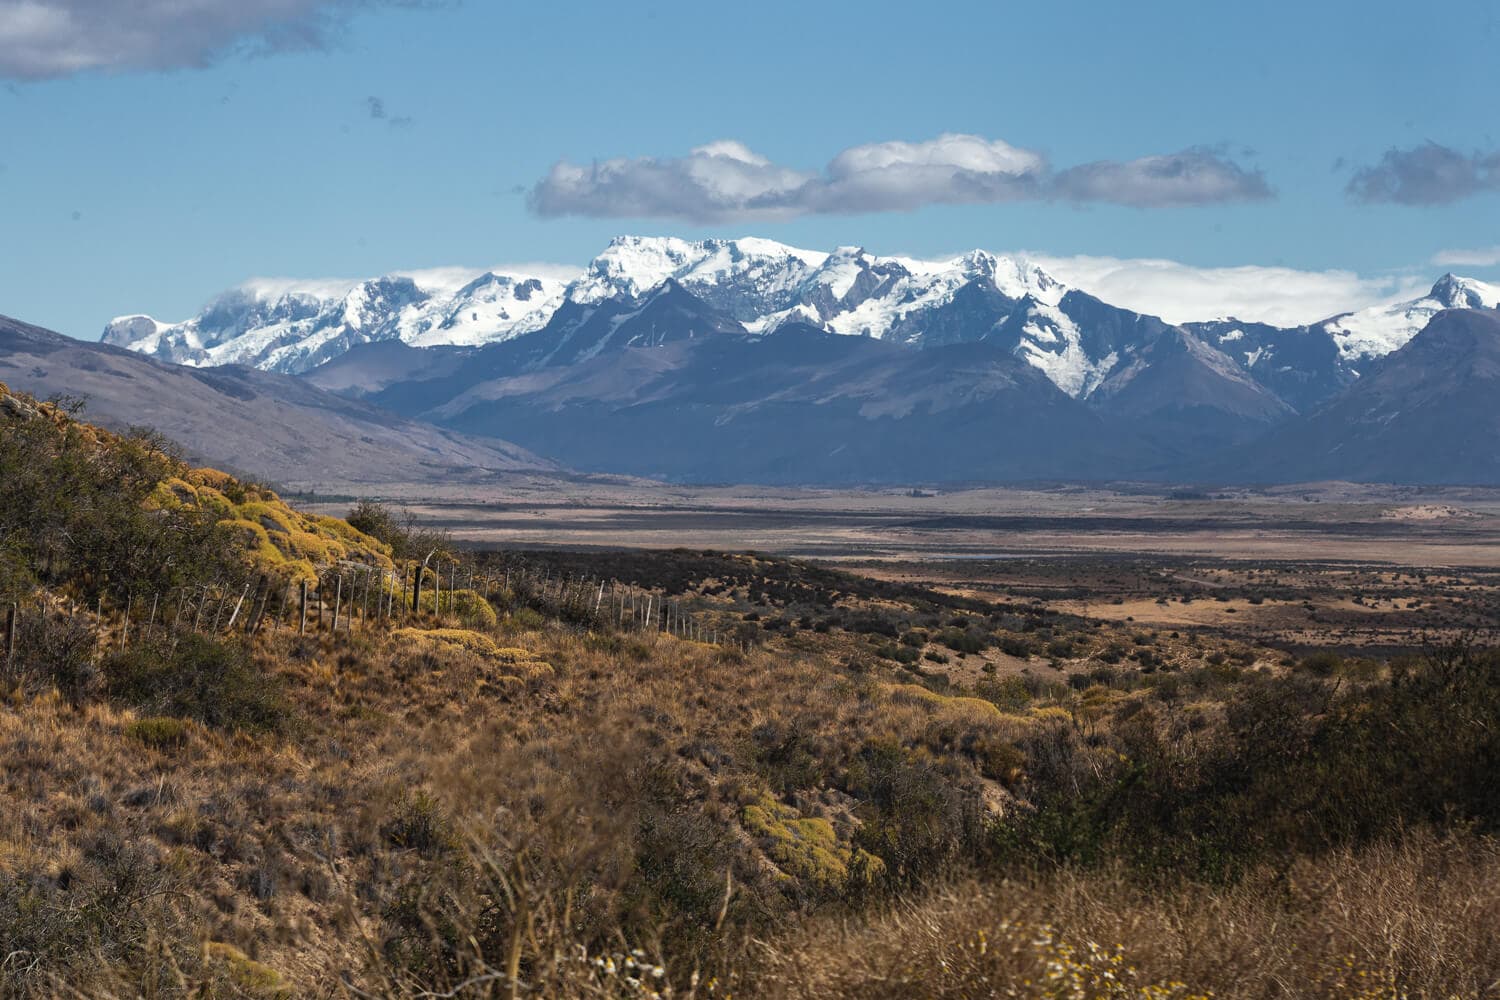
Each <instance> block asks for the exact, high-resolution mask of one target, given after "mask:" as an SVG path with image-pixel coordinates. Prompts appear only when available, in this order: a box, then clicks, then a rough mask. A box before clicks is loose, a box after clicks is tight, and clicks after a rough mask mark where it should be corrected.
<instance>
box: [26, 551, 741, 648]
mask: <svg viewBox="0 0 1500 1000" xmlns="http://www.w3.org/2000/svg"><path fill="white" fill-rule="evenodd" d="M480 601H483V602H485V603H487V604H489V605H490V606H491V607H493V608H495V609H497V610H500V611H514V610H516V609H519V608H531V609H533V610H534V611H536V612H537V613H539V614H541V615H543V616H550V617H555V618H557V619H560V620H562V621H563V622H565V623H568V624H571V625H574V626H577V627H582V628H586V629H589V630H595V631H611V632H629V633H640V634H652V633H661V634H667V635H671V636H675V637H676V638H678V639H682V640H686V641H692V642H702V643H709V644H714V645H732V646H735V647H738V648H741V649H743V648H745V647H746V643H745V642H744V641H743V640H742V639H741V638H739V637H738V636H737V635H736V634H735V633H733V632H731V631H730V630H728V629H726V628H724V627H722V625H721V623H719V622H718V621H717V620H716V619H715V617H714V616H712V615H706V614H703V613H701V612H695V611H693V610H690V609H687V608H684V607H683V605H682V603H681V602H680V601H679V600H676V599H673V598H672V597H671V595H669V594H667V593H666V592H664V591H661V590H654V589H651V588H645V587H640V586H636V585H633V584H627V583H622V582H621V581H619V580H616V579H612V578H609V579H607V578H603V577H598V576H584V575H575V574H560V573H553V571H552V570H551V569H550V568H542V567H536V566H532V565H529V564H527V563H526V562H525V561H524V560H508V561H505V562H504V564H503V565H502V566H501V567H498V568H488V569H485V570H480V569H478V568H476V567H475V566H474V565H470V564H466V563H463V562H460V561H459V560H439V561H438V562H437V563H435V564H434V563H432V562H431V557H429V559H428V560H424V561H422V562H417V561H410V562H404V563H397V564H396V565H394V566H393V567H384V566H368V565H363V564H357V563H343V564H339V565H335V566H329V567H324V568H323V569H321V570H319V571H318V572H317V575H316V577H315V578H311V579H308V578H304V579H300V580H293V581H287V580H286V579H284V578H277V577H275V576H273V575H271V574H264V573H262V574H254V573H251V574H246V575H245V576H243V577H237V578H230V579H219V580H214V581H212V582H206V583H196V584H189V585H186V586H182V587H174V588H171V589H168V590H165V591H157V590H139V589H134V588H128V587H125V588H118V589H112V588H105V590H104V591H103V592H102V593H101V595H100V596H99V597H98V598H97V599H96V600H95V602H94V606H93V607H87V606H84V605H80V604H79V603H78V602H76V601H71V600H66V599H62V598H59V597H57V596H56V595H55V594H51V593H48V592H39V593H37V594H36V595H33V596H32V597H29V598H27V599H25V600H13V601H11V602H9V603H8V604H6V605H0V623H3V626H4V632H3V636H0V640H3V641H0V656H3V657H4V661H3V662H4V664H5V666H6V667H8V668H9V667H12V666H14V664H15V661H16V657H17V645H18V642H19V641H20V637H21V636H22V635H23V634H26V632H27V628H28V625H35V624H38V623H39V622H41V621H58V620H65V621H66V622H67V623H68V624H70V625H75V626H77V627H79V628H83V627H87V628H89V629H90V630H91V632H92V635H93V642H94V653H95V654H96V655H101V656H102V655H104V654H106V653H109V652H111V651H116V650H122V649H126V648H128V647H130V646H132V645H135V644H142V643H152V642H160V641H171V640H174V639H176V638H177V637H180V636H182V635H184V634H188V633H194V634H199V635H210V636H220V637H225V636H234V635H243V636H247V637H248V636H256V635H259V634H262V633H276V634H280V633H282V632H293V633H295V634H298V635H309V634H311V635H317V634H328V633H334V634H336V633H339V632H353V631H355V630H357V629H372V628H379V629H385V628H392V627H399V626H402V625H407V624H411V623H412V622H414V621H416V620H419V619H422V618H424V617H428V618H430V617H436V618H444V617H458V618H460V619H467V618H471V617H473V616H474V614H475V612H476V607H477V605H478V602H480Z"/></svg>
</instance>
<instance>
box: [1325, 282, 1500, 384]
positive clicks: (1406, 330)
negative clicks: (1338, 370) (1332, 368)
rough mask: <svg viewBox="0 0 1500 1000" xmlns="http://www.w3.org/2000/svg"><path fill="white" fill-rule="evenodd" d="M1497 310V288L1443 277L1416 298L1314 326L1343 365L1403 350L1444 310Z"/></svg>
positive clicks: (1499, 292) (1499, 304)
mask: <svg viewBox="0 0 1500 1000" xmlns="http://www.w3.org/2000/svg"><path fill="white" fill-rule="evenodd" d="M1496 307H1500V286H1496V285H1491V284H1487V283H1486V282H1483V281H1476V280H1475V279H1473V278H1462V277H1459V276H1458V275H1455V274H1445V275H1443V276H1442V277H1441V278H1439V279H1438V282H1437V284H1435V285H1433V286H1432V290H1431V291H1430V292H1428V293H1427V295H1425V296H1423V297H1422V298H1420V299H1413V300H1411V301H1408V302H1397V303H1394V304H1392V305H1384V306H1371V307H1370V308H1368V309H1361V310H1360V311H1358V312H1352V313H1345V314H1344V315H1342V316H1335V317H1334V318H1332V319H1329V320H1325V321H1323V322H1322V323H1319V324H1317V328H1318V329H1321V330H1323V331H1325V332H1326V333H1327V334H1328V335H1329V336H1330V337H1332V338H1333V341H1334V343H1336V344H1337V345H1338V349H1339V355H1340V357H1342V358H1343V359H1344V360H1345V361H1346V362H1350V363H1357V362H1359V361H1363V360H1367V359H1370V358H1383V357H1385V356H1386V355H1387V354H1390V353H1391V352H1392V351H1396V350H1399V349H1400V348H1402V347H1404V346H1405V345H1406V344H1407V342H1408V341H1410V340H1411V339H1412V338H1413V337H1415V336H1416V335H1417V333H1418V332H1420V331H1421V329H1422V328H1423V327H1425V326H1426V325H1427V324H1428V322H1429V321H1430V320H1431V319H1432V317H1434V316H1436V315H1437V314H1438V313H1440V312H1442V311H1443V310H1444V309H1494V308H1496Z"/></svg>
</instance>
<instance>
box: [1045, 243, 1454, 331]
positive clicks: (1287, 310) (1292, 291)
mask: <svg viewBox="0 0 1500 1000" xmlns="http://www.w3.org/2000/svg"><path fill="white" fill-rule="evenodd" d="M1017 256H1022V257H1026V258H1028V259H1030V260H1033V261H1035V262H1036V263H1038V264H1040V265H1041V266H1042V267H1043V268H1044V269H1046V270H1047V271H1049V272H1051V273H1052V274H1053V275H1055V276H1056V277H1057V278H1058V279H1059V280H1061V281H1063V282H1065V283H1066V284H1069V285H1072V286H1074V287H1075V288H1080V289H1082V290H1084V291H1086V292H1088V293H1089V294H1090V295H1094V296H1097V297H1098V298H1100V299H1103V300H1104V301H1105V302H1108V303H1110V304H1111V305H1117V306H1124V307H1125V308H1127V309H1133V310H1135V311H1136V312H1143V313H1149V314H1151V315H1155V316H1160V317H1161V318H1162V319H1164V320H1166V321H1167V322H1169V323H1185V322H1189V321H1193V320H1204V319H1210V318H1215V317H1230V316H1232V317H1234V318H1236V319H1240V320H1244V321H1246V322H1252V323H1254V322H1259V323H1271V324H1274V325H1277V326H1299V325H1301V324H1304V323H1315V322H1317V321H1318V320H1322V319H1327V318H1329V317H1330V316H1335V315H1338V314H1339V313H1344V312H1350V311H1352V310H1355V309H1363V308H1365V307H1366V306H1372V305H1377V304H1381V303H1386V302H1398V301H1401V300H1403V299H1411V298H1417V297H1419V296H1421V295H1423V294H1425V293H1426V291H1427V289H1428V287H1429V286H1430V285H1431V283H1432V282H1431V279H1430V278H1421V277H1417V276H1414V275H1399V276H1376V277H1367V276H1361V275H1359V274H1356V273H1354V272H1353V271H1300V270H1297V269H1295V268H1289V267H1266V266H1260V265H1253V264H1251V265H1243V266H1238V267H1193V266H1191V265H1189V264H1183V263H1180V262H1178V261H1173V260H1150V259H1136V260H1131V259H1120V258H1116V257H1087V256H1079V257H1058V256H1051V255H1048V254H1044V253H1029V252H1025V251H1022V252H1021V253H1019V254H1017Z"/></svg>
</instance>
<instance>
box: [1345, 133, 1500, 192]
mask: <svg viewBox="0 0 1500 1000" xmlns="http://www.w3.org/2000/svg"><path fill="white" fill-rule="evenodd" d="M1344 190H1345V192H1346V193H1347V194H1348V195H1349V197H1350V198H1353V199H1354V200H1355V201H1358V202H1363V203H1366V204H1372V203H1376V202H1390V203H1394V204H1397V205H1444V204H1447V203H1449V202H1455V201H1460V200H1462V199H1464V198H1470V197H1473V196H1474V195H1477V194H1482V193H1484V192H1486V191H1500V151H1497V150H1490V151H1488V152H1473V153H1464V152H1460V151H1459V150H1456V149H1452V148H1450V147H1448V146H1441V145H1439V144H1437V143H1435V142H1426V143H1423V144H1422V145H1420V146H1413V147H1411V148H1410V149H1395V148H1392V149H1388V150H1386V151H1385V154H1384V155H1383V156H1381V158H1380V162H1379V163H1376V164H1373V165H1371V166H1367V167H1362V168H1360V169H1359V170H1357V171H1355V174H1354V176H1353V177H1351V178H1349V184H1348V186H1347V187H1346V188H1345V189H1344Z"/></svg>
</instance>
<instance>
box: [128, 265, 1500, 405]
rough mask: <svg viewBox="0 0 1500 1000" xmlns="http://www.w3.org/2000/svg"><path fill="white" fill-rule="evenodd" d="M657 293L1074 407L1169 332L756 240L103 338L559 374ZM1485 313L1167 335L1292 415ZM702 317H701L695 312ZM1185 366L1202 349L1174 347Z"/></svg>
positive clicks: (375, 283) (145, 346)
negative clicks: (362, 354) (919, 352)
mask: <svg viewBox="0 0 1500 1000" xmlns="http://www.w3.org/2000/svg"><path fill="white" fill-rule="evenodd" d="M669 283H670V286H671V287H672V288H675V289H678V290H680V291H681V292H684V293H686V294H687V295H688V296H690V297H691V298H692V299H694V300H696V301H697V303H699V305H691V304H684V300H682V299H681V297H680V296H674V297H672V299H671V301H673V302H675V303H677V309H676V313H675V314H676V315H677V316H678V317H679V320H681V317H685V316H688V315H690V314H691V315H693V316H695V317H696V318H695V319H694V320H692V322H691V323H690V324H689V325H693V324H696V327H697V328H701V329H703V330H711V331H713V332H725V331H727V330H730V329H731V328H733V329H734V330H735V331H737V332H739V333H741V334H746V335H757V336H764V335H766V334H769V333H771V332H773V331H775V330H776V329H778V328H779V327H781V326H783V325H785V324H788V323H802V324H808V325H810V326H813V327H816V328H819V329H822V330H825V331H827V332H830V333H838V334H846V335H850V336H861V337H869V338H871V339H876V340H884V341H889V342H893V343H898V344H901V345H905V346H908V347H914V348H933V347H940V346H944V345H949V344H959V343H970V342H980V341H984V342H991V343H996V344H999V345H1000V346H1002V347H1004V348H1006V349H1008V350H1010V351H1011V352H1013V353H1014V354H1015V355H1016V356H1017V357H1018V358H1021V359H1022V360H1024V361H1026V362H1027V363H1028V364H1030V365H1032V366H1033V367H1035V368H1036V369H1038V370H1040V371H1041V372H1043V373H1044V374H1045V375H1046V376H1047V377H1048V378H1049V379H1050V380H1051V381H1052V382H1053V384H1054V385H1056V386H1058V387H1059V388H1060V389H1062V390H1063V391H1064V392H1065V393H1067V394H1068V395H1069V396H1072V397H1073V398H1075V399H1087V398H1089V396H1090V395H1091V394H1092V393H1093V392H1094V391H1095V390H1096V389H1097V388H1098V387H1099V386H1101V385H1103V384H1104V383H1105V382H1107V381H1108V380H1109V379H1110V378H1112V377H1114V376H1116V375H1118V374H1120V373H1122V372H1124V371H1126V370H1131V369H1132V366H1136V367H1138V362H1139V358H1140V355H1141V352H1142V351H1143V350H1145V348H1146V347H1147V346H1148V345H1150V344H1152V343H1154V342H1155V340H1156V339H1157V338H1158V337H1159V336H1160V332H1161V330H1163V329H1164V328H1166V326H1167V324H1164V323H1163V322H1162V321H1161V320H1159V319H1157V318H1155V317H1152V316H1146V315H1142V314H1139V313H1135V312H1132V311H1130V310H1127V309H1121V308H1118V307H1115V306H1112V305H1110V304H1108V303H1105V302H1102V301H1100V300H1099V299H1097V298H1094V297H1093V296H1090V295H1088V294H1087V292H1086V291H1084V290H1081V289H1075V288H1069V287H1068V286H1067V285H1065V284H1063V283H1062V282H1060V281H1058V280H1057V279H1056V278H1054V277H1053V276H1052V275H1050V274H1048V273H1047V272H1046V271H1045V270H1043V269H1042V268H1041V267H1039V266H1037V265H1036V264H1034V263H1031V262H1029V261H1026V260H1022V259H1017V258H1013V257H1004V256H998V255H996V254H992V253H988V252H986V251H983V250H975V251H972V252H970V253H967V254H963V255H961V256H959V257H954V258H951V259H946V260H939V261H924V260H917V259H913V258H908V257H881V256H876V255H873V254H870V253H868V252H866V251H865V250H863V249H861V248H858V247H840V248H838V249H835V250H834V251H832V252H830V253H825V252H821V251H813V250H802V249H798V248H796V247H791V246H786V245H784V244H781V243H776V242H773V241H771V240H765V239H755V238H743V239H732V240H720V239H712V240H700V241H689V240H682V239H674V238H670V237H637V236H622V237H618V238H616V239H614V240H612V241H611V242H610V244H609V246H607V247H606V248H605V249H604V251H603V252H602V253H600V254H599V256H597V257H596V258H594V260H593V261H591V262H590V264H589V265H588V267H587V268H585V269H584V271H583V272H582V273H581V274H580V275H578V276H577V277H576V278H574V279H573V280H572V281H569V282H566V283H565V282H563V281H560V280H558V279H557V278H555V277H542V276H537V275H526V274H514V273H501V272H494V271H486V272H478V273H475V272H467V273H459V272H454V271H441V272H415V273H411V274H398V275H390V276H386V277H382V278H376V279H373V280H369V281H361V282H346V283H343V284H337V285H335V284H329V283H314V284H310V285H309V284H296V283H286V282H282V283H275V282H258V283H251V284H249V285H246V286H244V287H242V288H239V289H235V290H233V291H230V292H227V293H225V294H223V295H221V296H219V297H218V298H217V299H215V300H214V301H213V302H211V303H210V304H209V306H208V307H207V308H206V309H205V310H204V312H203V313H201V314H200V315H198V316H196V317H194V318H192V319H190V320H188V321H186V322H183V323H176V324H163V323H160V322H158V321H156V320H154V319H152V318H151V317H148V316H128V317H122V318H120V319H117V320H115V321H114V322H113V323H111V324H110V325H109V327H108V328H107V329H106V330H105V333H104V340H105V342H107V343H110V344H116V345H119V346H124V347H128V348H129V349H131V350H135V351H140V352H142V353H145V354H149V355H151V356H153V357H156V358H159V359H161V360H164V361H172V362H177V363H181V364H188V365H195V366H204V365H220V364H232V363H233V364H246V365H252V366H254V367H258V368H265V369H271V370H276V371H282V372H291V373H304V372H307V371H309V370H311V369H312V368H315V367H317V366H318V365H321V364H323V363H325V362H327V361H329V360H331V359H333V358H336V357H338V356H340V355H341V354H343V353H345V352H346V351H348V350H349V349H350V348H352V347H354V346H357V345H360V344H365V343H374V342H380V341H388V340H389V341H400V342H402V343H404V344H407V345H410V346H413V347H435V346H457V347H468V348H478V347H483V346H487V345H495V344H500V343H506V342H509V341H512V340H524V339H526V338H528V337H529V336H531V335H534V337H532V338H531V339H532V340H533V341H534V342H532V343H530V346H529V347H528V348H527V349H524V350H517V351H515V352H508V353H507V355H506V357H507V358H508V359H509V360H508V361H507V363H508V364H520V365H529V366H536V365H544V364H558V363H566V362H568V361H569V360H577V359H578V358H581V357H586V356H589V354H590V352H591V351H595V350H598V349H600V348H601V347H602V346H603V345H604V344H605V343H624V342H631V341H634V342H645V341H650V340H652V339H653V338H661V337H664V336H667V335H666V334H665V332H664V330H665V328H664V327H661V328H659V329H658V332H657V333H656V334H644V335H643V334H637V333H631V334H628V335H626V336H624V337H623V338H622V337H618V336H616V334H615V332H614V329H615V327H618V326H619V325H620V324H623V323H626V322H628V321H631V318H632V317H635V316H638V315H641V314H642V311H643V310H647V312H646V313H645V315H647V316H648V317H651V316H654V315H656V314H657V313H658V312H659V311H660V309H661V306H660V305H658V306H656V307H652V308H648V307H650V303H651V301H652V297H653V296H655V295H657V294H658V293H659V292H660V291H661V290H662V289H664V288H666V287H667V286H668V284H669ZM1497 304H1500V288H1497V287H1496V286H1493V285H1487V284H1484V283H1483V282H1479V281H1474V280H1473V279H1468V278H1459V277H1455V276H1453V275H1448V276H1445V277H1444V278H1443V279H1442V280H1441V281H1439V282H1438V283H1437V284H1436V285H1435V286H1434V287H1433V289H1432V291H1431V292H1430V293H1429V294H1428V295H1426V296H1424V297H1422V298H1420V299H1416V300H1413V301H1411V302H1404V303H1398V304H1396V305H1390V306H1380V307H1375V308H1371V309H1366V310H1363V311H1360V312H1355V313H1349V314H1345V315H1341V316H1336V317H1333V318H1331V319H1328V320H1325V321H1323V322H1321V323H1316V324H1312V325H1310V326H1306V327H1296V328H1290V329H1287V328H1280V327H1274V326H1269V325H1266V324H1261V323H1240V322H1237V321H1235V320H1215V321H1211V322H1205V323H1188V324H1183V325H1182V326H1181V327H1180V329H1182V330H1185V331H1187V333H1188V334H1189V335H1191V336H1192V337H1194V338H1196V339H1197V340H1199V341H1201V342H1202V345H1203V346H1204V348H1205V349H1207V350H1208V351H1210V352H1212V354H1213V357H1212V359H1211V360H1212V363H1213V365H1218V364H1219V363H1220V356H1222V358H1223V359H1225V360H1227V362H1229V363H1232V364H1233V365H1234V366H1235V367H1236V368H1237V369H1238V370H1239V371H1240V372H1242V373H1243V374H1245V375H1246V376H1248V377H1249V378H1250V379H1251V380H1253V381H1254V382H1255V383H1257V384H1259V385H1260V386H1262V387H1264V388H1266V389H1267V390H1269V391H1270V392H1271V393H1273V394H1274V395H1275V396H1277V397H1279V398H1280V399H1281V400H1283V401H1285V402H1286V403H1287V404H1289V405H1290V406H1292V407H1293V408H1294V409H1296V410H1298V411H1302V410H1305V409H1307V408H1309V407H1311V406H1314V405H1316V404H1317V403H1319V402H1321V401H1322V400H1324V399H1327V398H1329V397H1330V396H1331V395H1333V394H1334V393H1335V392H1338V391H1340V390H1341V389H1342V388H1344V387H1345V386H1347V385H1348V384H1349V383H1350V382H1351V381H1352V380H1353V379H1355V378H1357V377H1358V374H1359V370H1358V369H1359V368H1360V367H1362V366H1367V363H1368V362H1369V360H1370V359H1372V358H1378V357H1382V356H1384V355H1386V354H1389V353H1390V352H1392V351H1394V350H1396V349H1397V348H1399V347H1401V346H1402V345H1404V344H1405V343H1406V342H1407V341H1409V340H1410V339H1411V338H1412V337H1413V336H1414V335H1415V334H1416V333H1417V331H1418V330H1420V329H1421V328H1422V327H1423V326H1425V325H1426V323H1427V321H1428V320H1430V319H1431V318H1432V317H1433V316H1434V315H1435V314H1436V313H1437V312H1439V311H1440V310H1442V309H1446V308H1463V307H1485V306H1491V307H1492V306H1495V305H1497ZM705 309H706V310H709V311H711V312H712V313H713V314H714V315H713V316H711V317H710V316H706V315H702V313H703V310H705ZM653 322H654V320H653ZM684 322H685V321H684ZM642 337H644V341H643V340H642V339H641V338H642ZM667 339H670V337H667ZM1183 357H1186V358H1203V357H1207V355H1205V354H1204V353H1203V352H1202V351H1197V350H1189V351H1187V353H1186V354H1184V355H1183ZM1204 363H1205V364H1207V362H1204ZM1210 367H1212V365H1210Z"/></svg>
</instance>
